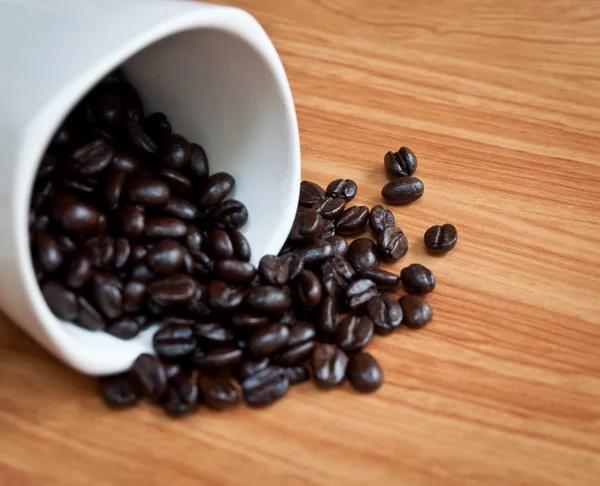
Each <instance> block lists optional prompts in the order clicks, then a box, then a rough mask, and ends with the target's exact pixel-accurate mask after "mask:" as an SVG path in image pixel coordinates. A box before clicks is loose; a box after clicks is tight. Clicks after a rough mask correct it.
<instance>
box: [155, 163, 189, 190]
mask: <svg viewBox="0 0 600 486" xmlns="http://www.w3.org/2000/svg"><path fill="white" fill-rule="evenodd" d="M158 177H160V178H161V179H162V180H163V181H165V182H166V184H167V185H168V186H169V187H170V188H171V190H172V191H173V192H178V193H179V194H183V195H188V194H189V193H190V192H192V181H190V179H189V178H187V177H186V176H184V175H183V174H182V173H181V172H179V171H177V170H175V169H168V168H166V167H165V168H163V169H160V171H159V172H158Z"/></svg>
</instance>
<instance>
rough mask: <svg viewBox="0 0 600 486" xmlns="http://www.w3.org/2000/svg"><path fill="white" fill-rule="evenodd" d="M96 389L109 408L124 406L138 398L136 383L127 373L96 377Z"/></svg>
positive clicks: (131, 403)
mask: <svg viewBox="0 0 600 486" xmlns="http://www.w3.org/2000/svg"><path fill="white" fill-rule="evenodd" d="M98 391H99V392H100V395H101V396H102V398H103V399H104V402H105V403H106V405H108V406H109V407H111V408H126V407H131V406H132V405H135V404H136V402H137V401H138V400H139V399H140V393H139V390H138V386H137V383H135V380H134V378H133V377H132V376H131V375H130V374H129V373H122V374H120V375H113V376H101V377H100V378H98Z"/></svg>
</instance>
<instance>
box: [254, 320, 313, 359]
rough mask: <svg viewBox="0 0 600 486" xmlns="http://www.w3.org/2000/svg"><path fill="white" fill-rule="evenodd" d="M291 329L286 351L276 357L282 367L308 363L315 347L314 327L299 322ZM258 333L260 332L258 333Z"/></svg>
mask: <svg viewBox="0 0 600 486" xmlns="http://www.w3.org/2000/svg"><path fill="white" fill-rule="evenodd" d="M285 329H289V331H290V332H289V339H288V340H287V343H286V344H285V347H284V349H282V350H280V352H279V353H278V354H277V356H276V357H275V361H276V362H277V363H278V364H280V365H282V366H291V365H295V364H298V363H302V362H304V361H306V359H307V358H308V357H309V356H310V353H311V352H312V350H313V348H314V347H315V329H314V327H313V326H312V325H310V324H308V323H305V322H299V323H298V324H296V325H295V326H293V327H290V328H287V327H286V328H285ZM257 332H258V331H257Z"/></svg>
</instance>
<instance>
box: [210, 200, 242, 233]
mask: <svg viewBox="0 0 600 486" xmlns="http://www.w3.org/2000/svg"><path fill="white" fill-rule="evenodd" d="M205 221H206V222H207V224H209V225H211V226H221V227H224V228H232V229H239V228H241V227H242V226H244V225H245V224H246V222H247V221H248V210H247V209H246V206H244V205H243V204H242V203H241V202H239V201H236V200H235V199H227V200H226V201H221V202H220V203H219V204H217V205H216V206H215V207H214V208H213V209H212V210H211V211H210V213H209V214H208V216H207V217H206V218H205Z"/></svg>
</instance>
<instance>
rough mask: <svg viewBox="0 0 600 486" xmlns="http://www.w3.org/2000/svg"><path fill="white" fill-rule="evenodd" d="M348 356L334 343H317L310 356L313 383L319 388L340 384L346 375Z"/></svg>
mask: <svg viewBox="0 0 600 486" xmlns="http://www.w3.org/2000/svg"><path fill="white" fill-rule="evenodd" d="M347 367H348V356H346V353H344V351H342V350H341V349H340V348H338V347H337V346H336V345H335V344H317V345H316V346H315V349H314V351H313V356H312V369H313V377H314V379H315V383H316V384H317V386H319V387H320V388H332V387H334V386H337V385H341V384H342V382H343V381H344V378H345V376H346V368H347Z"/></svg>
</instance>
